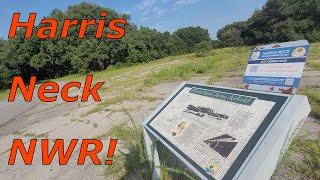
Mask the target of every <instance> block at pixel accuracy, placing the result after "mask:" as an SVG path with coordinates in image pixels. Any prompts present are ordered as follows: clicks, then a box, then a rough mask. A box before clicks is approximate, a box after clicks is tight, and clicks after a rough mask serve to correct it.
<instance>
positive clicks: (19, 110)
mask: <svg viewBox="0 0 320 180" xmlns="http://www.w3.org/2000/svg"><path fill="white" fill-rule="evenodd" d="M38 104H39V100H38V99H37V98H35V99H34V100H33V101H31V102H25V101H24V99H23V97H22V96H18V97H16V100H15V102H8V101H2V102H0V127H2V126H3V125H5V124H6V123H8V122H9V121H10V120H12V119H15V118H16V117H17V116H19V115H21V114H23V113H25V112H27V111H28V110H30V109H32V108H33V107H35V106H36V105H38Z"/></svg>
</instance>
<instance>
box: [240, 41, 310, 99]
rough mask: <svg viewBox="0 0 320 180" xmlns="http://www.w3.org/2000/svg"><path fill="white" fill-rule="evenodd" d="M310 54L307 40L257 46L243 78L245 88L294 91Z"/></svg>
mask: <svg viewBox="0 0 320 180" xmlns="http://www.w3.org/2000/svg"><path fill="white" fill-rule="evenodd" d="M308 53H309V43H308V41H306V40H301V41H292V42H286V43H279V44H270V45H265V46H258V47H256V48H255V49H254V50H253V52H252V54H251V56H250V58H249V61H248V66H247V69H246V72H245V76H244V78H243V82H244V84H245V89H252V90H259V91H268V92H280V93H284V94H293V93H294V92H295V89H296V88H297V87H299V84H300V79H301V76H302V72H303V68H304V65H305V62H306V58H307V56H308Z"/></svg>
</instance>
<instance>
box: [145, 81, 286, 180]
mask: <svg viewBox="0 0 320 180" xmlns="http://www.w3.org/2000/svg"><path fill="white" fill-rule="evenodd" d="M285 100H286V97H285V96H277V95H267V94H260V93H253V92H247V91H244V90H235V89H224V88H218V87H211V86H202V85H195V84H185V85H184V86H183V87H182V88H181V89H180V90H179V91H178V92H177V93H176V94H174V95H173V97H172V98H171V99H170V100H169V101H168V102H167V103H166V104H165V105H164V106H162V107H161V109H160V110H159V111H158V112H157V113H156V114H155V115H154V117H152V118H151V119H150V120H149V121H148V122H146V124H145V127H146V128H147V129H148V130H149V131H150V132H152V133H153V134H154V135H155V136H156V137H158V138H159V139H160V140H161V141H162V142H163V144H165V145H166V146H168V147H170V148H171V149H173V151H174V153H175V154H177V155H178V157H180V158H182V159H183V160H185V161H187V162H188V164H189V165H191V166H192V167H193V168H194V169H196V171H197V172H198V173H200V174H201V175H202V176H203V177H206V178H207V179H222V178H228V179H229V178H230V177H233V176H234V174H235V173H236V171H237V170H238V169H239V168H240V166H241V165H242V163H243V161H244V160H245V159H246V157H247V156H248V155H249V153H250V152H251V150H252V149H253V147H254V146H255V144H256V143H257V141H258V140H259V138H260V137H261V136H262V134H263V133H264V131H265V130H266V128H267V127H268V125H269V124H270V122H271V121H272V119H273V117H274V116H275V115H276V113H277V112H278V110H279V109H280V107H281V106H282V105H283V103H284V102H285Z"/></svg>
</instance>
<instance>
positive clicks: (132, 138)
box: [104, 109, 194, 180]
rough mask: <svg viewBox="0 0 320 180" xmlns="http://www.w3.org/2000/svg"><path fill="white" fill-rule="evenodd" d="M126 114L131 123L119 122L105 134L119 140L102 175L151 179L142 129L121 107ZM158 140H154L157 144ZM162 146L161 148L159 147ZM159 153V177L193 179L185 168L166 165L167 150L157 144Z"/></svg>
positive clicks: (150, 169) (151, 169)
mask: <svg viewBox="0 0 320 180" xmlns="http://www.w3.org/2000/svg"><path fill="white" fill-rule="evenodd" d="M123 110H124V112H125V113H126V114H127V115H128V117H129V119H130V122H131V125H127V124H120V125H116V126H114V127H113V128H112V129H111V130H110V131H109V132H108V133H107V136H112V137H115V138H117V139H118V140H119V142H120V148H121V150H119V152H117V153H116V155H115V156H114V160H113V164H112V165H111V166H106V168H105V171H104V175H106V176H112V177H114V178H116V179H139V180H140V179H141V180H150V179H152V171H153V167H151V166H150V161H149V160H148V156H147V152H146V147H145V143H144V137H143V133H142V129H141V128H140V127H138V126H136V124H135V123H134V120H133V118H132V117H131V115H130V114H129V113H128V112H127V110H126V109H123ZM159 143H160V142H156V144H157V146H159V145H160V144H159ZM161 147H162V148H161ZM158 150H159V154H160V159H161V166H160V167H159V168H160V169H161V179H166V180H167V179H173V178H175V177H180V178H181V177H182V179H194V176H193V175H192V174H191V173H190V172H189V171H188V170H185V169H182V168H180V169H179V168H173V167H169V166H166V164H169V163H166V164H165V163H164V162H170V159H171V158H170V159H168V150H167V149H165V148H163V146H159V149H158Z"/></svg>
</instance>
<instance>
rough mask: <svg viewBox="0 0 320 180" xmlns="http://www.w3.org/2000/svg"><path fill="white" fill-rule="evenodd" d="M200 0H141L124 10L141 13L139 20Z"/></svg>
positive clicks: (161, 14) (158, 15)
mask: <svg viewBox="0 0 320 180" xmlns="http://www.w3.org/2000/svg"><path fill="white" fill-rule="evenodd" d="M199 1H200V0H141V1H140V3H138V4H137V5H136V6H134V7H132V8H130V9H129V10H127V11H126V12H127V13H129V14H131V13H137V11H138V13H139V14H140V15H141V17H140V21H146V20H148V19H149V18H150V16H152V15H153V16H156V17H161V16H163V15H164V14H165V13H167V12H170V11H175V10H177V9H179V8H180V7H183V6H187V5H191V4H194V3H197V2H199Z"/></svg>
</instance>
